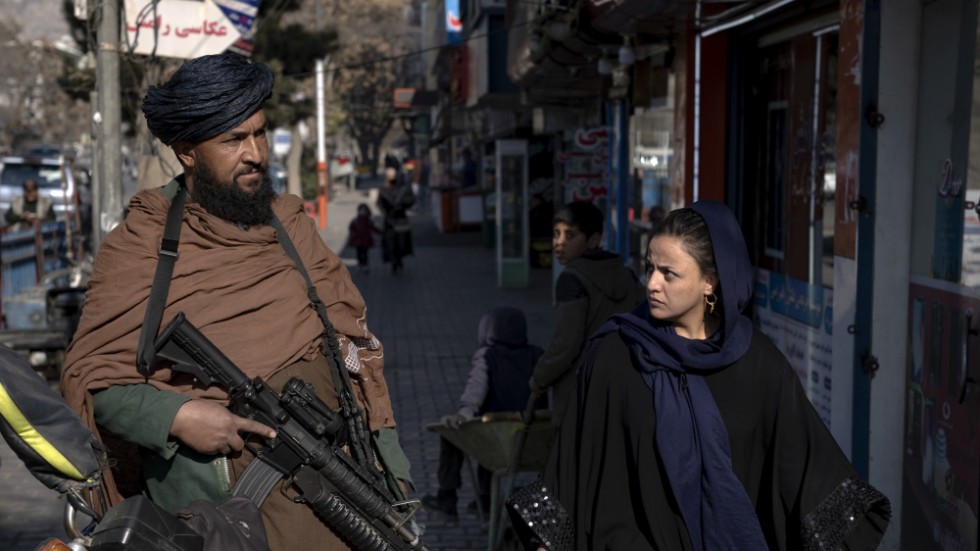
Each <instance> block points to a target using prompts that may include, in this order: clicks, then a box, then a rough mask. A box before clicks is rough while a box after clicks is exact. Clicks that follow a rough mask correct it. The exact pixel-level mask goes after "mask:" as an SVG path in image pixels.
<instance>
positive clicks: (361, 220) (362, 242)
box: [347, 203, 383, 274]
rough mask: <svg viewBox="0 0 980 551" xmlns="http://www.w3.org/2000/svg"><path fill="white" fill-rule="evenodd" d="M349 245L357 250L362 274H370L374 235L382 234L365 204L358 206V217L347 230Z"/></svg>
mask: <svg viewBox="0 0 980 551" xmlns="http://www.w3.org/2000/svg"><path fill="white" fill-rule="evenodd" d="M347 232H348V235H349V237H348V240H347V244H348V245H349V246H351V247H354V248H355V249H356V250H357V265H358V267H359V268H360V270H361V273H362V274H367V273H369V272H370V269H369V268H368V251H369V250H370V249H371V247H373V246H374V235H373V234H376V233H377V234H381V233H383V232H382V231H381V228H379V227H378V226H376V225H375V224H374V221H373V220H371V208H370V207H368V206H367V204H365V203H361V204H360V205H358V206H357V216H355V217H354V219H353V220H351V221H350V226H349V227H348V229H347Z"/></svg>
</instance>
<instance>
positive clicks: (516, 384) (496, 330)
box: [422, 306, 547, 516]
mask: <svg viewBox="0 0 980 551" xmlns="http://www.w3.org/2000/svg"><path fill="white" fill-rule="evenodd" d="M478 338H479V343H480V347H479V348H477V349H476V352H475V353H474V354H473V359H472V360H471V361H470V375H469V378H468V379H467V381H466V388H465V389H464V390H463V394H462V395H461V396H460V397H459V411H458V412H457V413H455V414H452V415H447V416H445V417H443V418H442V422H443V424H445V425H447V426H450V427H458V426H459V425H460V424H462V423H463V422H464V421H468V420H470V419H473V418H475V417H478V416H481V415H483V414H485V413H492V412H497V411H524V408H525V407H526V406H527V402H528V399H529V398H530V397H531V391H530V389H529V388H527V383H526V381H527V378H528V377H530V376H531V370H532V369H533V368H534V363H535V362H536V361H537V360H538V358H539V357H541V354H542V352H543V351H542V350H541V348H540V347H538V346H535V345H533V344H528V342H527V319H526V318H525V317H524V312H522V311H521V310H519V309H517V308H511V307H508V306H501V307H497V308H493V309H491V310H490V311H488V312H487V313H486V314H484V315H483V317H482V318H481V319H480V327H479V330H478ZM537 407H538V408H539V409H541V408H545V407H547V402H546V401H545V400H541V401H540V402H539V403H538V404H537ZM463 459H464V457H463V452H462V451H461V450H460V449H459V448H457V447H456V446H454V445H453V444H452V443H450V442H449V441H448V440H446V439H445V438H441V439H440V446H439V471H438V476H439V493H438V494H436V495H435V496H432V495H427V496H425V497H423V498H422V504H423V505H425V506H426V507H428V508H430V509H435V510H437V511H441V512H443V513H445V514H447V515H450V516H456V490H458V489H459V487H460V485H461V482H462V481H461V480H460V472H461V471H462V467H463ZM477 476H478V479H479V486H480V487H479V488H478V494H479V498H480V502H481V503H480V504H481V505H482V508H483V510H484V511H486V510H488V509H489V508H490V483H491V478H492V476H493V473H491V472H490V471H488V470H487V469H484V468H483V467H482V466H481V467H480V468H479V469H478V471H477ZM473 505H475V503H474V504H473Z"/></svg>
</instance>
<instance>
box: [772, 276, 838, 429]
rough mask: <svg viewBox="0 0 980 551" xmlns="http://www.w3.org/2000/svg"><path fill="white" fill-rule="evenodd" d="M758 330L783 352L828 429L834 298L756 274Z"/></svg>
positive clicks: (808, 287)
mask: <svg viewBox="0 0 980 551" xmlns="http://www.w3.org/2000/svg"><path fill="white" fill-rule="evenodd" d="M754 301H755V304H754V308H753V314H754V317H755V325H756V326H757V327H758V328H759V330H760V331H762V332H763V333H765V334H766V335H768V336H769V338H771V339H772V340H773V343H775V345H776V346H777V347H778V348H779V349H780V350H782V351H783V354H785V355H786V358H787V359H788V360H789V363H790V365H791V366H792V367H793V370H794V371H796V374H797V376H799V378H800V382H801V383H802V384H803V388H804V389H805V390H806V394H807V397H808V398H810V402H812V403H813V407H814V409H816V410H817V413H818V414H819V415H820V419H822V420H823V422H824V424H825V425H827V427H830V413H831V406H832V404H831V390H832V383H833V378H832V371H833V354H832V352H833V309H832V305H833V292H832V291H831V290H830V289H829V288H826V287H821V286H817V285H810V284H809V283H805V282H802V281H797V280H795V279H792V278H788V277H785V276H783V275H782V274H778V273H775V272H770V271H768V270H763V269H759V270H758V271H757V272H756V279H755V294H754Z"/></svg>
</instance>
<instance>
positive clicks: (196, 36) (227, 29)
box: [126, 0, 261, 59]
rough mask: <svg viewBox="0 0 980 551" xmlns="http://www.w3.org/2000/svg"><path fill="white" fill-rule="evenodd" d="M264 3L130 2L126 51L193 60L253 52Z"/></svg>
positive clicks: (223, 0)
mask: <svg viewBox="0 0 980 551" xmlns="http://www.w3.org/2000/svg"><path fill="white" fill-rule="evenodd" d="M260 2H261V0H157V1H154V0H126V38H127V46H128V47H129V48H131V49H132V51H133V52H134V53H137V54H144V55H155V56H159V57H174V58H179V59H192V58H195V57H200V56H203V55H211V54H220V53H222V52H225V51H227V50H232V51H235V52H238V53H241V54H244V55H248V54H250V53H251V51H252V44H251V38H252V33H253V28H254V24H255V17H256V15H257V14H258V9H259V3H260Z"/></svg>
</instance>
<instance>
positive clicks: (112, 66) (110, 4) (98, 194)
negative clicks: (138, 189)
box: [92, 0, 122, 251]
mask: <svg viewBox="0 0 980 551" xmlns="http://www.w3.org/2000/svg"><path fill="white" fill-rule="evenodd" d="M99 6H100V7H99V10H101V12H102V13H101V17H100V18H99V28H98V40H99V44H98V51H97V57H96V87H97V90H98V103H97V108H98V111H96V113H95V114H94V115H93V120H94V122H95V124H96V140H97V142H96V147H97V152H98V155H97V156H96V164H97V166H98V170H97V172H96V173H97V175H98V177H97V178H96V179H95V181H94V182H93V189H92V222H93V223H92V251H98V249H99V245H100V244H101V243H102V238H103V237H105V234H106V233H108V232H109V231H110V230H111V229H112V228H114V227H115V226H116V225H117V224H119V222H120V221H121V218H122V200H121V195H122V136H121V134H122V110H121V109H120V107H119V104H120V91H119V0H105V1H104V2H101V3H100V4H99Z"/></svg>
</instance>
